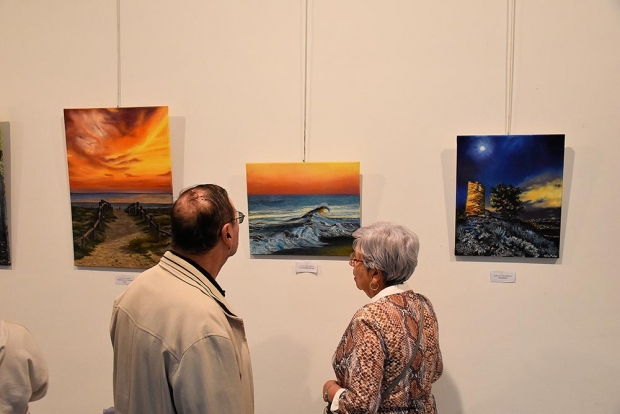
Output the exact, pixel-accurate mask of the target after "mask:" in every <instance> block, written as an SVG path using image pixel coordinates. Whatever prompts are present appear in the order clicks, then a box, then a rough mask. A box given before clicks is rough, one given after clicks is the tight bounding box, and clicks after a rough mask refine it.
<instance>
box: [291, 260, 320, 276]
mask: <svg viewBox="0 0 620 414" xmlns="http://www.w3.org/2000/svg"><path fill="white" fill-rule="evenodd" d="M295 273H314V274H315V275H316V274H318V273H319V264H318V263H315V262H295Z"/></svg>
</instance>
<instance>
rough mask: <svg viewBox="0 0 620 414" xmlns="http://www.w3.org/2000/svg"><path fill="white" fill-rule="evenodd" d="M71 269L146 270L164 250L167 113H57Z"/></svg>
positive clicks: (168, 201) (168, 188)
mask: <svg viewBox="0 0 620 414" xmlns="http://www.w3.org/2000/svg"><path fill="white" fill-rule="evenodd" d="M64 120H65V136H66V143H67V164H68V170H69V188H70V193H71V215H72V220H73V245H74V264H75V266H95V267H123V268H147V267H151V266H153V265H154V264H155V263H157V261H158V260H159V258H160V257H161V255H162V254H163V253H164V252H165V250H166V249H167V248H169V244H170V231H169V230H170V217H169V213H170V207H171V206H172V171H171V160H170V136H169V125H168V107H166V106H157V107H136V108H87V109H65V110H64Z"/></svg>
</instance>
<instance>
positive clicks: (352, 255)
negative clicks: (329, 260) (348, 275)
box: [349, 253, 364, 267]
mask: <svg viewBox="0 0 620 414" xmlns="http://www.w3.org/2000/svg"><path fill="white" fill-rule="evenodd" d="M354 255H355V253H353V254H351V256H349V264H350V265H351V266H353V267H355V265H356V264H357V262H360V263H364V261H363V260H360V259H356V258H355V256H354Z"/></svg>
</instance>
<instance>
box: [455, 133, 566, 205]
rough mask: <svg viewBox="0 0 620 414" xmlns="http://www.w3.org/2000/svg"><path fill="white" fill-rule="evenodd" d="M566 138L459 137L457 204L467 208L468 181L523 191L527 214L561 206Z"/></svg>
mask: <svg viewBox="0 0 620 414" xmlns="http://www.w3.org/2000/svg"><path fill="white" fill-rule="evenodd" d="M563 169H564V135H471V136H458V137H457V172H456V179H457V181H456V205H457V208H463V207H464V205H465V201H466V199H467V182H468V181H477V182H479V183H481V184H483V185H484V186H485V188H486V204H487V206H489V204H490V202H489V198H490V190H491V187H496V186H497V185H498V184H500V183H503V184H506V185H513V186H515V187H519V188H521V189H522V190H523V193H522V195H521V200H522V201H523V202H524V211H528V210H530V211H531V210H534V209H536V208H559V207H561V195H562V191H561V190H562V173H563Z"/></svg>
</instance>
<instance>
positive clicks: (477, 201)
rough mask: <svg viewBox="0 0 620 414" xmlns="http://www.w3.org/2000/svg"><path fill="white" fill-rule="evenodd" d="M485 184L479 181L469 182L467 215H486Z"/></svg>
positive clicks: (466, 205)
mask: <svg viewBox="0 0 620 414" xmlns="http://www.w3.org/2000/svg"><path fill="white" fill-rule="evenodd" d="M484 192H485V190H484V185H482V184H480V183H479V182H477V181H468V182H467V202H466V203H465V216H467V217H471V216H477V217H484V215H485V205H484Z"/></svg>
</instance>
